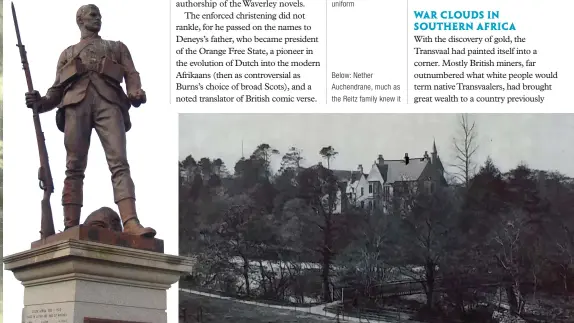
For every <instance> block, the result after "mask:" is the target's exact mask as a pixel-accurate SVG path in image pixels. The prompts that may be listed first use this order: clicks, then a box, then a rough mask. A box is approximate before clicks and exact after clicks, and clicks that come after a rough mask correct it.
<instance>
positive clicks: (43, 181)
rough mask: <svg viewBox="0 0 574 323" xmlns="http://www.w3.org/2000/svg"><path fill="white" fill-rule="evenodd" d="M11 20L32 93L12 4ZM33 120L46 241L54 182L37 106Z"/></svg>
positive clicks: (51, 230) (50, 230)
mask: <svg viewBox="0 0 574 323" xmlns="http://www.w3.org/2000/svg"><path fill="white" fill-rule="evenodd" d="M12 18H13V19H14V26H15V27H16V37H17V38H18V44H17V45H16V46H18V48H19V49H20V58H21V59H22V67H23V69H24V74H25V75H26V83H27V84H28V92H33V91H34V86H33V85H32V76H31V75H30V67H29V65H28V57H27V55H26V49H25V48H24V45H22V40H21V39H20V28H18V19H17V18H16V9H14V3H12ZM32 111H33V118H34V129H35V130H36V141H37V142H38V152H39V154H40V169H39V170H38V180H39V186H40V189H41V190H43V191H44V196H43V198H42V204H41V205H42V223H41V229H40V230H41V231H40V237H41V239H46V238H47V237H49V236H51V235H53V234H55V230H54V219H53V217H52V206H51V205H50V196H51V195H52V193H54V181H53V180H52V172H51V171H50V164H49V163H48V149H47V148H46V139H45V138H44V132H42V124H41V123H40V115H39V113H38V105H34V106H33V107H32Z"/></svg>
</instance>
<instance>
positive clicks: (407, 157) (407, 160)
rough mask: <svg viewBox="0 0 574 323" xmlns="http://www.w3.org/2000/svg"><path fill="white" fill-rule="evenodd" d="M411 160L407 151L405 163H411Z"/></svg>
mask: <svg viewBox="0 0 574 323" xmlns="http://www.w3.org/2000/svg"><path fill="white" fill-rule="evenodd" d="M409 160H410V158H409V154H407V153H405V164H407V165H408V164H409Z"/></svg>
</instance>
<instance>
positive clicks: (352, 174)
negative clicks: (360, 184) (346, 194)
mask: <svg viewBox="0 0 574 323" xmlns="http://www.w3.org/2000/svg"><path fill="white" fill-rule="evenodd" d="M332 171H333V174H334V175H335V177H337V179H339V181H344V182H351V183H354V182H356V181H358V180H359V179H360V178H361V173H359V172H358V171H351V170H336V169H334V170H332ZM364 175H365V176H367V174H364Z"/></svg>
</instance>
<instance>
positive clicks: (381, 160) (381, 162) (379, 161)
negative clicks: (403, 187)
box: [377, 155, 385, 166]
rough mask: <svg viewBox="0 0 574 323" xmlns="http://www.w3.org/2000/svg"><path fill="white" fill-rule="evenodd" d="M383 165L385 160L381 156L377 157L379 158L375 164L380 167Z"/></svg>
mask: <svg viewBox="0 0 574 323" xmlns="http://www.w3.org/2000/svg"><path fill="white" fill-rule="evenodd" d="M384 163H385V159H384V158H383V155H379V158H377V164H378V165H380V166H382V165H383V164H384Z"/></svg>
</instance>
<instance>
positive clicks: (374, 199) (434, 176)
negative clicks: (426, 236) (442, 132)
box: [333, 142, 446, 212]
mask: <svg viewBox="0 0 574 323" xmlns="http://www.w3.org/2000/svg"><path fill="white" fill-rule="evenodd" d="M333 172H334V174H335V176H337V178H338V180H339V183H340V184H341V185H340V187H341V194H340V195H339V196H340V199H339V200H340V201H341V202H340V203H339V205H338V206H337V210H336V212H340V211H341V210H342V209H343V208H345V207H346V206H348V205H354V206H355V207H361V208H368V209H377V208H384V207H385V206H386V205H387V204H388V202H390V200H391V198H392V197H393V196H395V195H396V194H401V193H404V192H405V191H406V190H407V189H409V188H410V187H413V186H412V185H413V184H418V185H417V186H416V187H422V188H424V189H426V190H428V191H429V192H431V191H432V190H434V189H435V188H436V187H437V185H441V186H442V185H446V179H445V176H444V166H443V164H442V162H441V160H440V157H439V156H438V152H437V149H436V144H435V143H434V142H433V148H432V152H431V154H430V155H429V154H428V152H427V151H425V153H424V154H423V156H422V157H409V156H408V154H405V157H403V158H402V159H392V160H388V159H385V158H384V157H383V155H379V156H378V158H377V159H376V160H375V161H374V163H373V164H372V166H371V168H370V169H367V170H365V169H364V168H363V165H359V166H358V167H357V170H354V171H348V170H333ZM343 194H344V195H343Z"/></svg>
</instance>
